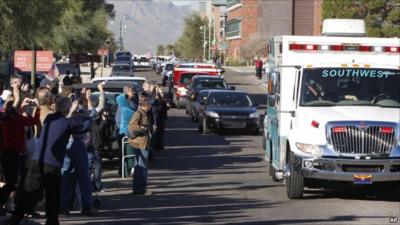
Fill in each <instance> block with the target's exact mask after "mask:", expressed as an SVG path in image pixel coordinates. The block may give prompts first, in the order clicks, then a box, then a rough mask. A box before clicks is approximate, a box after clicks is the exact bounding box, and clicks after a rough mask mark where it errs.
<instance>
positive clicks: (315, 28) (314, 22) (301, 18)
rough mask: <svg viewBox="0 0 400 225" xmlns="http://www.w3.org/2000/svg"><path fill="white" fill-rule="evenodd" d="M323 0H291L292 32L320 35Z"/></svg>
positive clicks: (295, 33)
mask: <svg viewBox="0 0 400 225" xmlns="http://www.w3.org/2000/svg"><path fill="white" fill-rule="evenodd" d="M322 3H323V0H293V4H292V7H293V8H294V13H293V22H292V23H293V34H294V35H320V34H321V26H322V16H321V11H322Z"/></svg>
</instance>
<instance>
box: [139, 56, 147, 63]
mask: <svg viewBox="0 0 400 225" xmlns="http://www.w3.org/2000/svg"><path fill="white" fill-rule="evenodd" d="M148 61H149V60H148V59H147V58H146V57H140V59H139V62H148Z"/></svg>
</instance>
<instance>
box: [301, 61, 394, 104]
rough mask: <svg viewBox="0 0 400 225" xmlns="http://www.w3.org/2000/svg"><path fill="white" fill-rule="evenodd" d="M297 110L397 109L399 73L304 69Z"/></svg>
mask: <svg viewBox="0 0 400 225" xmlns="http://www.w3.org/2000/svg"><path fill="white" fill-rule="evenodd" d="M301 84H302V88H301V97H300V105H301V106H354V105H367V106H380V107H393V108H400V70H395V69H379V68H378V69H377V68H311V69H304V71H303V78H302V82H301Z"/></svg>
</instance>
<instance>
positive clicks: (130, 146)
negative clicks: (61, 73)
mask: <svg viewBox="0 0 400 225" xmlns="http://www.w3.org/2000/svg"><path fill="white" fill-rule="evenodd" d="M66 77H68V78H67V79H65V80H63V82H62V84H61V85H60V86H59V82H58V80H57V79H50V78H46V79H45V80H44V81H43V82H41V84H40V87H38V88H37V89H35V90H32V88H31V87H30V86H29V85H27V84H25V83H24V81H23V79H22V78H21V77H20V76H18V75H13V76H11V78H10V87H9V88H6V86H7V85H6V84H5V82H4V81H2V80H0V96H1V97H0V163H1V175H2V179H1V181H2V184H3V185H2V186H1V185H0V214H2V215H3V216H4V215H6V214H7V213H9V214H11V217H10V218H9V219H8V220H7V224H19V223H20V222H21V221H22V219H23V218H24V216H26V215H28V216H32V217H37V216H40V215H39V214H38V213H37V211H36V209H37V208H38V205H39V206H40V204H39V203H41V202H42V201H44V202H45V204H44V209H45V211H46V224H48V225H57V224H59V214H64V215H69V212H70V211H71V210H74V209H76V207H79V208H80V209H81V214H82V215H85V216H91V215H95V214H96V211H95V209H94V197H93V192H99V191H102V190H104V188H103V187H102V182H101V164H102V159H101V157H100V155H99V151H101V150H103V149H104V148H105V147H106V146H107V145H110V143H109V142H108V141H107V140H108V137H110V136H112V135H113V134H111V133H110V132H112V131H111V129H108V127H109V126H111V125H114V126H115V127H116V129H115V130H116V133H117V137H118V143H119V147H120V151H119V152H121V149H122V148H123V147H124V149H126V152H125V154H131V155H134V156H135V157H131V158H129V159H128V160H126V161H125V162H123V163H125V164H123V163H122V162H121V161H120V163H119V165H121V167H120V169H119V172H121V171H122V170H125V171H124V172H125V174H129V175H131V177H133V179H132V180H133V182H132V192H133V194H135V195H145V194H148V191H147V188H146V186H147V176H148V171H147V168H148V161H149V160H152V159H153V158H154V151H161V150H163V149H164V141H163V139H164V138H163V137H164V133H165V124H166V120H167V117H168V116H167V110H168V107H167V103H166V100H165V99H166V97H165V96H164V92H163V90H162V89H161V88H160V87H158V86H157V85H155V84H149V83H145V85H144V87H143V89H144V91H143V92H140V93H138V92H137V90H136V89H135V88H134V87H133V86H130V85H126V86H125V87H124V88H123V94H121V95H119V96H117V98H116V102H117V105H118V109H117V112H116V115H115V118H111V113H110V112H111V109H110V108H107V106H106V104H105V101H106V95H105V91H104V86H105V83H99V84H98V86H97V89H98V92H99V96H98V98H95V97H94V96H93V95H92V91H91V90H90V89H86V88H82V89H81V90H76V89H74V88H73V87H72V85H74V84H78V83H81V82H82V80H81V79H79V78H80V77H79V76H69V75H67V76H66ZM123 140H127V141H126V146H123V145H124V144H125V143H123ZM120 160H122V159H121V157H120Z"/></svg>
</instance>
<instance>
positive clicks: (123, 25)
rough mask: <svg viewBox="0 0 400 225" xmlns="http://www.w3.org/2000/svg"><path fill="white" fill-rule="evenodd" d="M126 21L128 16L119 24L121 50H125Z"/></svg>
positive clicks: (122, 18)
mask: <svg viewBox="0 0 400 225" xmlns="http://www.w3.org/2000/svg"><path fill="white" fill-rule="evenodd" d="M125 19H126V16H123V17H121V21H120V24H119V44H120V50H121V51H122V50H124V38H123V37H122V36H123V34H124V30H125V29H126V25H125V24H124V20H125Z"/></svg>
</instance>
